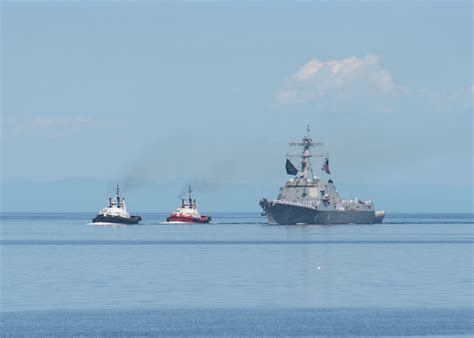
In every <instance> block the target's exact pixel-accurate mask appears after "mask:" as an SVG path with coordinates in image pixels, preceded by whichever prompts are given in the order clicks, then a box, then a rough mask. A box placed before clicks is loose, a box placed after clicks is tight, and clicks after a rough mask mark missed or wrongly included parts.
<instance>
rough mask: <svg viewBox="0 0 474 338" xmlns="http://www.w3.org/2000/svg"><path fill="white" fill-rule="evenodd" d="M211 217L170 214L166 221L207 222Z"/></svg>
mask: <svg viewBox="0 0 474 338" xmlns="http://www.w3.org/2000/svg"><path fill="white" fill-rule="evenodd" d="M210 220H211V217H209V216H201V218H197V217H192V216H185V215H174V214H173V215H171V216H170V217H168V218H167V219H166V221H167V222H181V223H209V222H210Z"/></svg>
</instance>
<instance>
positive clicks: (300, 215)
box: [264, 203, 383, 224]
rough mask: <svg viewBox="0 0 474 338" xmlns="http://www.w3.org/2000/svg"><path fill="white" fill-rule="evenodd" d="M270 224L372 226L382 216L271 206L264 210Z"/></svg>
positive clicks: (360, 212) (371, 213)
mask: <svg viewBox="0 0 474 338" xmlns="http://www.w3.org/2000/svg"><path fill="white" fill-rule="evenodd" d="M264 210H265V214H266V216H267V218H268V223H270V224H374V223H381V222H382V220H383V216H378V215H377V214H376V212H375V211H365V210H364V211H357V210H354V211H339V210H316V209H314V208H308V207H302V206H296V205H288V204H279V203H276V204H272V205H267V207H266V208H265V209H264Z"/></svg>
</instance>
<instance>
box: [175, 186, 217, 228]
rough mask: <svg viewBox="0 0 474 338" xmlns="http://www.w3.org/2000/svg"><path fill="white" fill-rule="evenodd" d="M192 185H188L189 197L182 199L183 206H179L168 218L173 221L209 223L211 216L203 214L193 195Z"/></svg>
mask: <svg viewBox="0 0 474 338" xmlns="http://www.w3.org/2000/svg"><path fill="white" fill-rule="evenodd" d="M191 192H192V190H191V186H189V187H188V198H187V199H186V198H183V199H181V207H180V208H177V209H176V210H175V211H174V212H173V213H172V214H171V215H170V216H169V217H168V218H167V219H166V221H167V222H173V223H209V221H210V220H211V217H209V216H201V215H200V214H199V211H198V207H197V203H196V199H193V198H192V197H191Z"/></svg>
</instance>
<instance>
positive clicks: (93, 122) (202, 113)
mask: <svg viewBox="0 0 474 338" xmlns="http://www.w3.org/2000/svg"><path fill="white" fill-rule="evenodd" d="M472 13H473V11H472V2H471V1H465V2H456V1H449V2H448V1H447V2H445V3H443V2H439V1H438V2H428V1H425V2H416V3H412V2H408V1H406V2H403V1H402V2H400V1H397V2H395V1H394V2H381V3H375V2H355V1H354V2H345V3H341V2H339V3H333V2H301V3H296V4H295V3H293V2H278V3H273V2H268V3H265V2H260V3H251V2H247V3H241V2H228V3H221V4H218V3H209V2H208V3H194V2H187V3H185V2H181V3H165V2H161V3H159V2H151V1H146V2H145V1H143V2H138V3H136V2H134V3H132V2H131V1H130V2H127V1H117V2H113V1H102V2H91V1H83V2H79V1H73V2H59V1H54V2H8V1H2V18H1V19H2V20H1V21H2V33H1V37H2V38H1V42H2V45H1V65H2V69H1V94H2V97H1V115H2V121H1V122H2V136H1V140H2V165H1V169H2V173H1V184H2V210H4V211H21V210H25V211H26V210H31V211H61V210H64V211H90V210H92V211H96V209H99V208H101V207H102V206H103V204H104V203H105V202H106V201H105V199H104V198H105V197H106V196H108V195H110V194H111V193H112V192H113V191H112V189H111V187H112V184H113V183H114V182H119V183H122V184H123V185H125V187H126V189H125V190H126V193H127V196H126V197H127V199H128V201H129V207H130V208H131V209H135V210H147V211H167V210H169V209H172V208H174V207H175V206H176V204H177V197H178V195H179V192H180V191H181V190H182V187H183V185H185V184H186V183H188V182H193V183H194V184H195V185H196V186H197V189H196V194H197V196H196V197H198V198H200V203H201V207H202V208H205V209H207V210H214V211H219V210H222V211H232V210H237V211H243V210H247V211H257V210H258V200H259V199H260V197H263V196H267V197H272V198H273V197H276V195H277V192H278V188H279V186H281V185H282V184H283V183H284V181H285V179H286V178H287V177H286V175H285V171H284V161H285V155H286V153H287V152H288V151H291V149H290V148H289V147H288V145H287V142H288V141H292V140H298V139H300V138H301V137H302V136H303V134H304V130H305V127H306V125H307V124H310V125H311V127H312V132H311V133H312V136H313V138H314V139H315V140H318V141H322V142H325V146H324V148H323V149H322V151H324V152H328V153H329V154H330V165H331V169H332V172H333V175H332V178H333V180H334V181H335V183H336V185H337V187H338V190H339V191H340V193H341V194H342V195H343V197H349V195H351V196H359V197H360V198H366V199H372V200H374V201H375V203H376V206H377V207H378V208H379V209H385V210H388V211H436V212H443V211H472V208H473V201H472V200H473V195H472V194H473V193H472V191H473V176H472V175H473V174H472V173H473V137H472V130H473V121H472V113H473V88H474V87H473V66H472V57H473V55H472V47H473V46H472V40H473V36H472V32H473V30H472V29H473V27H472ZM314 166H315V169H316V170H315V172H316V173H317V174H318V175H319V174H320V170H319V167H320V163H318V162H317V161H316V162H315V163H314ZM133 178H134V179H133ZM127 190H128V192H127ZM229 201H230V202H229Z"/></svg>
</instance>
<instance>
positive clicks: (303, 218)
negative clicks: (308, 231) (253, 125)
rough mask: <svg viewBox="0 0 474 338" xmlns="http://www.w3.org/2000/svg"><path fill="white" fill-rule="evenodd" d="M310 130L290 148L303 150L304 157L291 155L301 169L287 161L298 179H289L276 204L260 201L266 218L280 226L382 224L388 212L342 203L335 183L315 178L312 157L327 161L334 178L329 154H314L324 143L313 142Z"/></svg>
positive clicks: (367, 204) (360, 202)
mask: <svg viewBox="0 0 474 338" xmlns="http://www.w3.org/2000/svg"><path fill="white" fill-rule="evenodd" d="M309 132H310V128H309V126H308V127H307V129H306V134H305V136H304V137H303V140H302V141H301V142H291V143H290V146H298V147H300V148H301V149H302V151H301V153H300V154H297V155H288V157H298V158H300V159H301V162H300V166H299V168H296V167H295V166H293V164H292V163H291V162H290V161H289V160H287V173H289V174H293V175H295V176H294V178H291V179H289V180H288V181H287V182H286V183H285V185H284V186H283V187H281V188H280V193H279V195H278V197H277V199H275V200H271V201H269V200H267V199H266V198H263V199H261V200H260V206H261V207H262V209H263V214H264V215H266V216H267V218H268V222H269V223H277V224H344V223H358V224H366V223H380V222H382V220H383V217H384V212H383V211H379V212H377V211H375V206H374V203H373V202H372V201H364V200H360V199H358V198H354V199H341V198H340V196H339V193H338V191H337V190H336V186H335V185H334V182H333V180H332V179H327V180H326V179H324V180H323V179H322V178H321V177H317V176H314V174H313V169H312V165H311V160H310V159H311V158H312V157H324V158H325V161H324V164H323V167H322V169H321V170H323V171H324V172H326V173H327V174H330V173H331V172H330V170H329V159H328V155H327V154H312V153H311V148H313V147H317V146H322V145H323V143H316V142H313V140H312V139H311V137H310V135H309Z"/></svg>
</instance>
